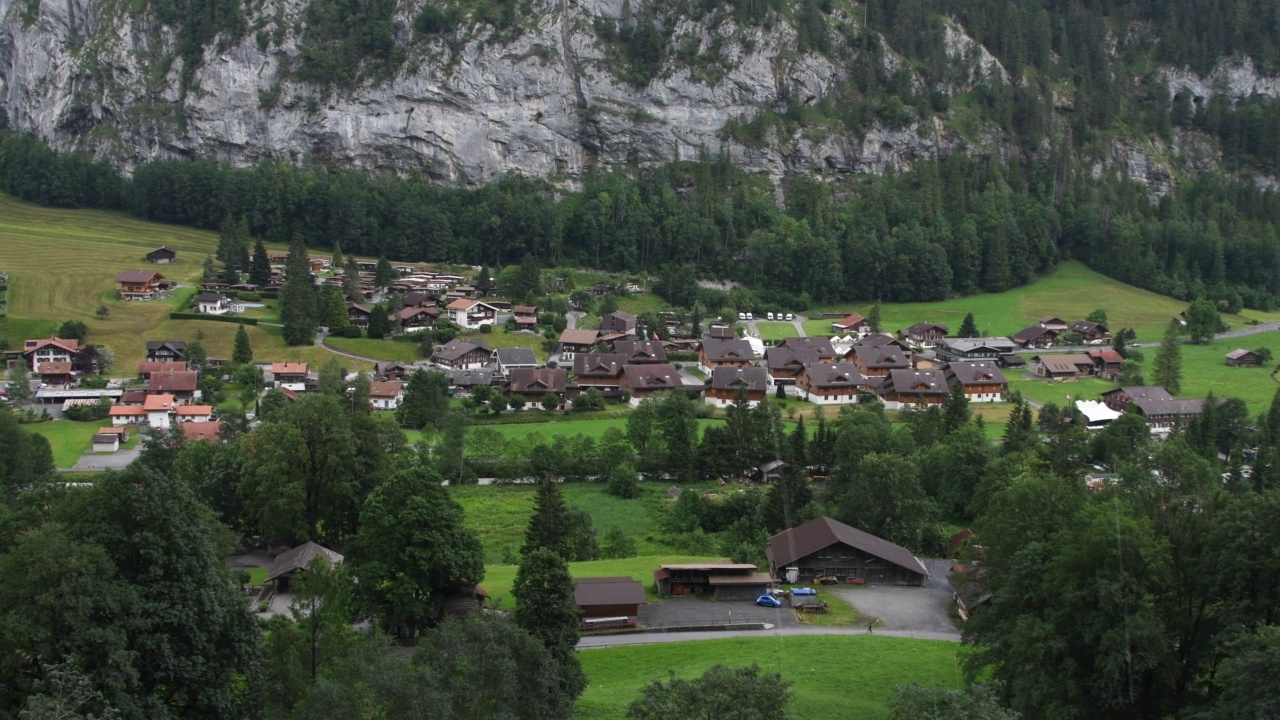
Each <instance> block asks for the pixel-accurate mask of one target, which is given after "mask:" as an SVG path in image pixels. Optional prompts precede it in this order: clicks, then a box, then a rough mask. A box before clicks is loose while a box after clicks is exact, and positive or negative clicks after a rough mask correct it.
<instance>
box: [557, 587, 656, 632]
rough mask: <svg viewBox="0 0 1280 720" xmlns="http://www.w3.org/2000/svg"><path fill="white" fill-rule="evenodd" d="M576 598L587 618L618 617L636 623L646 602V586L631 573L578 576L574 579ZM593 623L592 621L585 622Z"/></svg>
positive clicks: (589, 624) (623, 621) (588, 625)
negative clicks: (623, 575)
mask: <svg viewBox="0 0 1280 720" xmlns="http://www.w3.org/2000/svg"><path fill="white" fill-rule="evenodd" d="M573 602H574V603H575V604H576V605H577V606H578V614H579V615H581V616H582V618H583V620H584V621H585V620H592V619H600V618H618V619H619V620H620V621H622V624H624V625H635V623H636V620H637V618H638V616H639V615H640V606H641V605H644V604H645V597H644V586H643V585H641V583H640V581H639V580H635V579H633V578H629V577H593V578H578V579H577V580H575V581H574V591H573ZM584 625H586V626H587V627H590V626H591V625H592V623H584Z"/></svg>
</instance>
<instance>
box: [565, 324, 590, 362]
mask: <svg viewBox="0 0 1280 720" xmlns="http://www.w3.org/2000/svg"><path fill="white" fill-rule="evenodd" d="M599 338H600V332H599V331H597V330H582V329H575V328H567V329H565V331H564V332H562V333H560V362H561V363H562V364H564V363H570V362H573V357H574V356H575V355H577V354H578V353H589V352H591V349H592V348H593V347H595V344H596V340H598V339H599Z"/></svg>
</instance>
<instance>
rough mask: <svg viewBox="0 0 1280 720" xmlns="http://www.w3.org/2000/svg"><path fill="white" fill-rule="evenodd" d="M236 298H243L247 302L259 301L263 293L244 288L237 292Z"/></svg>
mask: <svg viewBox="0 0 1280 720" xmlns="http://www.w3.org/2000/svg"><path fill="white" fill-rule="evenodd" d="M236 299H237V300H243V301H245V302H258V301H260V300H262V294H261V293H256V292H249V291H247V290H242V291H240V292H238V293H236Z"/></svg>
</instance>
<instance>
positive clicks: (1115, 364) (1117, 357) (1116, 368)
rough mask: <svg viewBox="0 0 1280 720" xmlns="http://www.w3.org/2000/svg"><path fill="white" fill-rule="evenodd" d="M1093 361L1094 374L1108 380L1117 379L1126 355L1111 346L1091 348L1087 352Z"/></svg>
mask: <svg viewBox="0 0 1280 720" xmlns="http://www.w3.org/2000/svg"><path fill="white" fill-rule="evenodd" d="M1085 355H1088V356H1089V359H1090V360H1092V361H1093V374H1094V375H1097V376H1098V377H1100V378H1105V379H1107V380H1115V379H1116V378H1117V377H1119V376H1120V366H1121V365H1123V364H1124V356H1123V355H1121V354H1120V353H1118V352H1116V351H1115V350H1113V349H1111V348H1105V349H1102V350H1090V351H1088V352H1086V353H1085Z"/></svg>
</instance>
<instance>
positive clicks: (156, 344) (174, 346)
mask: <svg viewBox="0 0 1280 720" xmlns="http://www.w3.org/2000/svg"><path fill="white" fill-rule="evenodd" d="M162 347H168V348H169V349H171V350H178V351H182V350H186V349H187V343H186V341H185V340H148V341H147V349H148V350H159V349H160V348H162Z"/></svg>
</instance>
